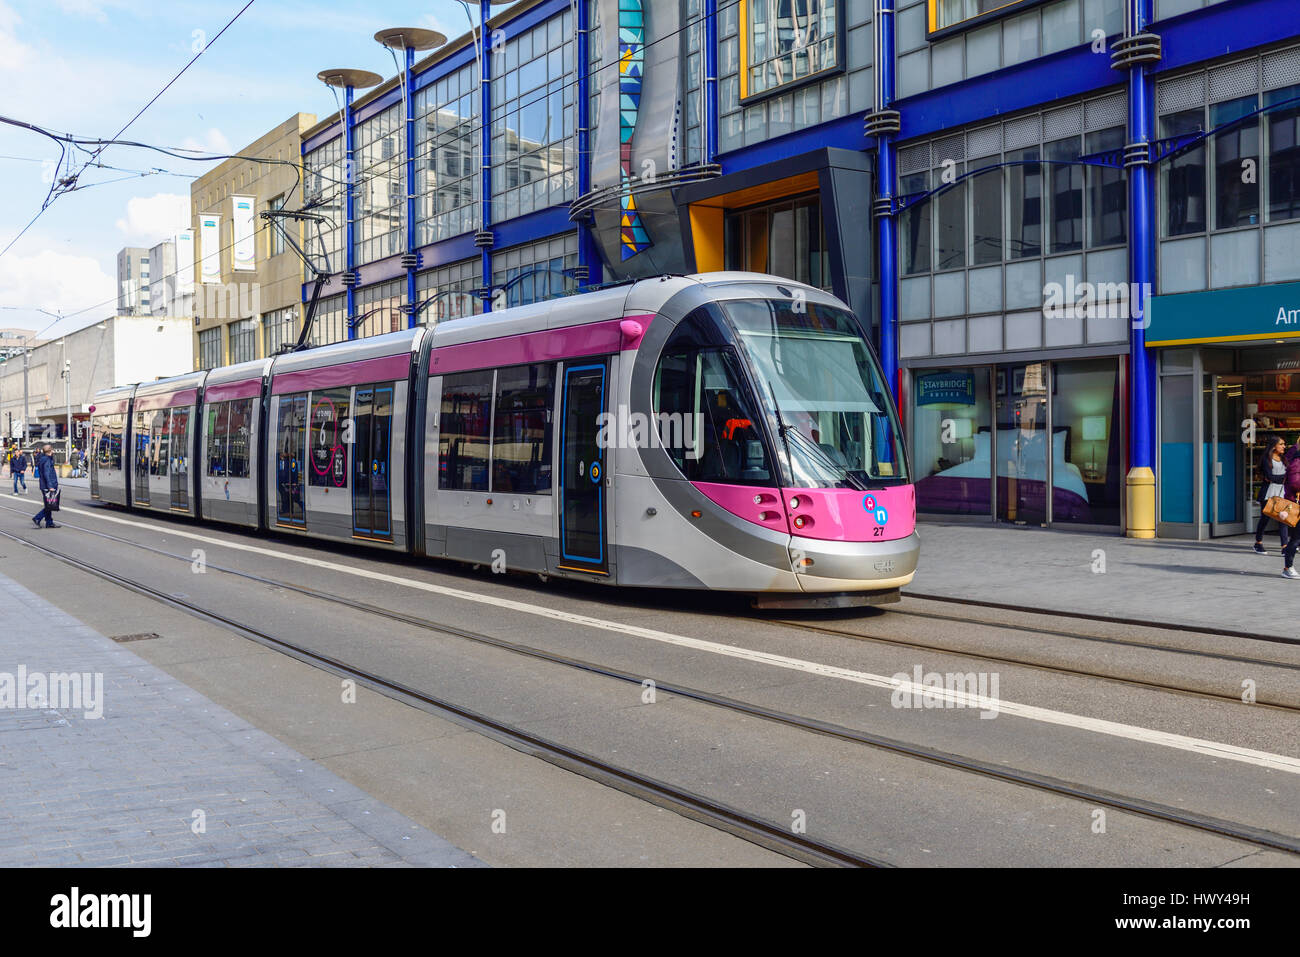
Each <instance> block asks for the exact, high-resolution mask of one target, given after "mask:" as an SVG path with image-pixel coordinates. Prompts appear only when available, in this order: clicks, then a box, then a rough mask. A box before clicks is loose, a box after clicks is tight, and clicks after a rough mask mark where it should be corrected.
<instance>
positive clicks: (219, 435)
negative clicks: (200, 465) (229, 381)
mask: <svg viewBox="0 0 1300 957" xmlns="http://www.w3.org/2000/svg"><path fill="white" fill-rule="evenodd" d="M229 416H230V403H229V402H213V403H211V404H210V405H209V406H208V416H207V418H208V422H207V427H206V433H205V434H206V435H207V437H208V474H209V475H213V476H216V477H217V478H225V477H226V430H227V425H226V423H227V422H228V421H229Z"/></svg>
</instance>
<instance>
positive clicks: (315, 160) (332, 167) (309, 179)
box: [303, 136, 347, 272]
mask: <svg viewBox="0 0 1300 957" xmlns="http://www.w3.org/2000/svg"><path fill="white" fill-rule="evenodd" d="M303 162H304V165H305V167H306V182H305V185H304V188H303V189H304V192H305V193H306V195H307V199H308V201H309V202H311V201H313V200H316V201H318V202H319V205H317V206H315V207H314V209H313V211H314V212H315V213H316V214H317V215H320V216H323V217H324V219H323V221H322V222H321V223H320V224H319V226H318V225H317V224H315V223H306V224H304V226H303V233H304V236H303V240H304V242H303V251H304V252H306V253H307V255H308V257H310V258H311V259H312V261H313V262H314V263H315V264H316V265H318V266H319V267H320V268H321V269H323V270H326V271H328V272H340V271H341V270H342V269H343V268H344V267H345V265H346V264H345V262H344V260H343V238H344V226H345V225H346V224H345V219H346V217H345V215H344V199H345V197H346V190H347V181H346V179H345V165H344V162H343V140H342V138H341V137H338V136H336V137H334V139H332V140H330V141H329V142H328V143H326V144H325V145H324V146H321V147H319V148H318V149H315V150H312V152H310V153H308V154H306V156H304V157H303Z"/></svg>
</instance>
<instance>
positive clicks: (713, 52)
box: [701, 0, 718, 163]
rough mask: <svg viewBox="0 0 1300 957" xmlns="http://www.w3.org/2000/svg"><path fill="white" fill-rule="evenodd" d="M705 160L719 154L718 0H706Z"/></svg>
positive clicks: (703, 119) (708, 161) (707, 161)
mask: <svg viewBox="0 0 1300 957" xmlns="http://www.w3.org/2000/svg"><path fill="white" fill-rule="evenodd" d="M701 120H702V121H703V122H704V142H703V143H702V144H701V145H702V146H703V148H704V162H705V163H712V162H713V161H714V159H715V158H716V157H717V155H718V0H704V115H703V116H702V117H701Z"/></svg>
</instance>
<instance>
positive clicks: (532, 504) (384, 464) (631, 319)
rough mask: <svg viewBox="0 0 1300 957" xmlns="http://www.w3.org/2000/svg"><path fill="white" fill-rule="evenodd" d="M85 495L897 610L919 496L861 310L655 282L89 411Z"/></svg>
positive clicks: (342, 537)
mask: <svg viewBox="0 0 1300 957" xmlns="http://www.w3.org/2000/svg"><path fill="white" fill-rule="evenodd" d="M92 423H93V443H94V445H93V449H92V451H93V454H92V457H91V461H92V468H91V486H92V496H93V497H95V498H97V499H99V500H101V501H103V502H105V503H112V504H116V505H122V506H126V507H130V508H152V509H158V510H163V511H172V512H177V513H181V514H187V515H191V516H194V517H196V518H199V519H202V520H210V521H220V522H227V523H234V524H239V525H245V526H249V527H252V528H257V529H260V530H264V531H276V532H280V533H286V534H290V535H302V536H307V537H314V538H319V539H326V540H338V541H349V542H358V543H362V544H365V545H367V546H372V547H377V548H384V549H389V550H393V551H400V552H409V553H412V554H415V555H423V556H428V557H436V558H449V559H453V560H458V561H463V562H470V563H474V564H488V565H493V566H494V567H497V568H500V567H502V566H503V565H504V567H505V568H507V569H509V570H512V571H523V572H535V573H538V574H540V575H543V576H552V575H553V576H558V577H570V578H577V579H584V580H589V581H599V582H607V583H610V584H618V585H628V586H636V587H650V588H653V587H666V588H697V589H717V590H725V591H737V592H746V593H751V594H754V595H756V596H757V597H758V600H759V602H760V603H762V604H774V605H780V604H786V603H793V604H809V603H813V604H822V605H825V604H850V603H860V602H866V601H881V600H889V599H890V598H892V597H896V596H897V594H898V589H899V588H900V587H902V586H903V585H906V584H907V583H908V582H910V581H911V579H912V576H913V574H914V573H915V569H916V562H917V555H918V549H919V545H918V538H917V535H916V529H915V493H914V490H913V486H912V484H911V480H910V477H909V472H908V462H907V457H906V453H905V450H904V448H903V443H902V440H901V432H900V429H899V425H898V420H897V414H896V412H895V409H894V406H893V402H892V400H891V398H890V395H889V391H888V389H887V388H886V387H885V381H884V378H883V376H882V375H881V372H880V368H879V365H878V363H877V362H876V359H875V357H874V355H873V353H872V351H871V348H870V346H869V345H868V343H867V340H866V338H865V337H864V335H863V332H862V329H861V327H860V325H859V323H858V321H857V319H856V318H855V317H854V316H853V314H852V313H851V312H850V311H849V310H848V309H847V308H846V307H845V306H844V305H843V304H842V303H840V302H839V301H838V300H836V299H835V298H834V297H832V296H830V295H828V294H826V293H824V292H822V291H821V290H817V289H813V288H810V287H805V286H802V285H799V284H797V283H793V282H788V281H785V280H778V279H775V278H774V277H771V276H761V275H756V274H747V273H712V274H705V275H698V276H678V277H662V278H656V279H649V280H641V281H638V282H635V283H628V284H625V285H620V286H615V287H612V288H607V289H601V290H597V291H593V292H589V293H583V294H580V295H575V296H570V297H564V298H559V299H555V300H551V301H548V302H544V303H537V304H534V305H530V306H522V307H519V308H514V309H507V310H503V311H498V312H493V313H490V314H488V315H484V316H476V317H471V318H466V319H459V320H454V321H448V322H443V323H441V324H439V325H438V326H436V327H434V328H433V329H412V330H407V331H403V332H396V333H392V334H390V335H384V336H376V337H373V338H368V339H364V340H359V341H353V342H345V343H338V344H335V345H331V346H325V347H321V348H316V349H311V350H307V351H304V352H298V353H292V354H289V355H284V356H279V357H277V358H275V359H273V360H265V361H259V362H253V363H244V364H242V365H238V366H231V367H227V368H222V369H218V370H213V371H211V372H208V373H195V374H192V375H188V376H181V377H177V378H175V379H169V380H161V381H158V382H152V383H148V384H147V385H140V386H135V387H130V388H126V389H115V390H110V391H108V392H105V393H101V394H100V396H98V397H97V398H96V403H95V411H94V413H93V415H92Z"/></svg>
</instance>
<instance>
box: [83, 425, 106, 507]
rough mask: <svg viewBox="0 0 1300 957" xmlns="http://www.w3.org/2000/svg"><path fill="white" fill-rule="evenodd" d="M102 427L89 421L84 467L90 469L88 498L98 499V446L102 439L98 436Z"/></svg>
mask: <svg viewBox="0 0 1300 957" xmlns="http://www.w3.org/2000/svg"><path fill="white" fill-rule="evenodd" d="M101 428H102V426H99V425H97V424H96V422H95V420H94V419H91V420H90V437H89V438H88V439H87V440H86V465H87V466H88V467H89V468H90V497H91V498H95V499H97V498H99V446H100V445H101V444H102V443H103V441H104V440H103V437H102V436H101V435H100V434H99V433H100V429H101Z"/></svg>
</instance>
